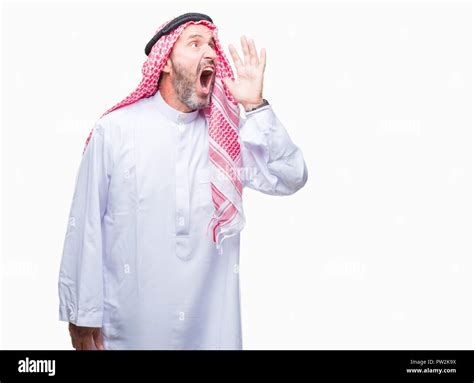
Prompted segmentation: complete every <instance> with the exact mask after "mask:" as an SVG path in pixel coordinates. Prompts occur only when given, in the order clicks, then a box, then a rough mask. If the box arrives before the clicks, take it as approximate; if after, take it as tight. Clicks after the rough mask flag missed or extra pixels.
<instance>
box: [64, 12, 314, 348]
mask: <svg viewBox="0 0 474 383" xmlns="http://www.w3.org/2000/svg"><path fill="white" fill-rule="evenodd" d="M241 44H242V49H243V55H244V58H243V60H242V59H241V58H240V57H239V54H238V53H237V51H236V49H235V48H234V47H233V46H232V45H230V46H229V50H230V54H231V56H232V58H233V61H234V64H235V68H236V70H237V75H238V78H237V79H235V81H234V76H233V73H232V69H231V67H230V64H229V62H228V61H227V58H226V57H225V54H224V52H223V50H222V48H221V46H220V43H219V40H218V36H217V28H216V26H215V25H214V24H213V22H212V20H211V19H210V17H209V16H206V15H203V14H199V13H188V14H184V15H181V16H179V17H177V18H175V19H173V20H171V21H170V22H167V23H164V24H163V25H162V26H160V28H158V31H157V34H156V35H155V36H154V38H153V39H152V40H151V41H150V42H149V43H148V45H147V47H146V50H145V52H146V54H147V55H148V59H147V61H146V62H145V63H144V65H143V68H142V73H143V79H142V82H141V83H140V85H139V86H138V88H137V89H136V90H135V91H133V92H132V94H130V95H129V96H128V97H127V98H126V99H125V100H123V101H122V102H120V103H119V104H117V105H116V106H115V107H113V108H111V109H109V110H108V111H107V112H106V113H105V114H104V115H103V116H102V117H101V118H100V119H99V120H98V121H97V123H96V125H95V127H94V129H93V131H92V132H91V134H90V135H89V138H88V139H87V141H86V147H85V148H84V153H83V158H82V161H81V165H80V168H79V172H78V175H77V179H76V186H75V193H74V198H73V202H72V207H71V211H70V217H69V226H68V230H67V233H66V239H65V244H64V251H63V256H62V261H61V268H60V275H59V297H60V307H59V313H60V320H63V321H67V322H69V330H70V334H71V339H72V344H73V347H74V348H75V349H76V350H89V349H99V350H102V349H242V336H241V316H240V287H239V274H238V265H239V245H240V231H241V230H242V228H243V226H244V224H245V218H244V214H243V208H242V190H243V188H244V187H245V186H246V187H249V188H251V189H254V190H258V191H261V192H263V193H266V194H271V195H289V194H292V193H294V192H296V191H297V190H298V189H300V188H301V187H302V186H303V185H304V184H305V183H306V180H307V169H306V164H305V162H304V159H303V155H302V153H301V151H300V150H299V148H298V147H297V146H295V144H293V142H292V141H291V139H290V137H289V136H288V134H287V132H286V130H285V128H284V127H283V125H282V124H281V123H280V121H279V120H278V118H277V117H276V116H275V114H274V112H273V110H272V108H271V106H270V105H269V103H268V102H267V101H266V100H264V99H263V97H262V94H263V73H264V70H265V64H266V52H265V50H264V49H262V51H261V53H260V55H258V54H257V51H256V48H255V44H254V42H253V41H252V40H250V41H248V40H247V39H246V38H245V37H242V38H241ZM239 104H240V105H242V107H243V108H244V110H245V114H246V118H241V117H240V109H239Z"/></svg>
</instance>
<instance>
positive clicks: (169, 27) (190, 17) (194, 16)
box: [145, 13, 212, 56]
mask: <svg viewBox="0 0 474 383" xmlns="http://www.w3.org/2000/svg"><path fill="white" fill-rule="evenodd" d="M199 20H207V21H209V22H211V23H212V19H211V18H210V17H209V16H207V15H204V14H202V13H185V14H184V15H181V16H178V17H176V18H174V19H173V20H171V21H170V22H169V23H168V24H166V25H165V26H164V27H163V28H162V29H160V30H159V31H158V32H157V34H156V35H155V36H153V38H152V39H151V40H150V41H149V42H148V44H147V45H146V47H145V54H146V55H147V56H148V55H149V54H150V52H151V48H153V45H155V43H156V42H157V41H158V40H159V39H160V37H162V36H164V35H167V34H168V33H170V32H172V31H174V30H175V29H176V28H178V27H179V26H180V25H181V24H185V23H187V22H188V21H199Z"/></svg>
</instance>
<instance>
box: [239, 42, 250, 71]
mask: <svg viewBox="0 0 474 383" xmlns="http://www.w3.org/2000/svg"><path fill="white" fill-rule="evenodd" d="M240 42H241V44H242V51H243V52H244V64H245V65H248V64H250V53H249V45H248V43H247V38H246V37H245V36H241V37H240Z"/></svg>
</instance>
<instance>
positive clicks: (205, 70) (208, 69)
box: [202, 67, 214, 73]
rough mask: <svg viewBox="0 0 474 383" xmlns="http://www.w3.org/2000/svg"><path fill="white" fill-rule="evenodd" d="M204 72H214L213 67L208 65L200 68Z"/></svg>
mask: <svg viewBox="0 0 474 383" xmlns="http://www.w3.org/2000/svg"><path fill="white" fill-rule="evenodd" d="M204 72H206V73H213V72H214V69H213V68H210V67H209V68H204V69H203V70H202V73H204Z"/></svg>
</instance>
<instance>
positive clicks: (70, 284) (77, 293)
mask: <svg viewBox="0 0 474 383" xmlns="http://www.w3.org/2000/svg"><path fill="white" fill-rule="evenodd" d="M109 153H110V151H109V150H108V149H107V146H106V142H105V139H104V129H103V123H102V122H101V121H100V120H99V121H97V122H96V124H95V126H94V131H93V134H92V136H91V138H90V141H89V143H88V144H87V147H86V150H85V152H84V154H83V156H82V159H81V163H80V166H79V171H78V173H77V176H76V183H75V190H74V196H73V200H72V206H71V209H70V213H69V223H68V227H67V231H66V238H65V241H64V248H63V254H62V259H61V265H60V271H59V283H58V287H59V320H61V321H67V322H71V323H74V324H76V325H78V326H85V327H102V314H103V269H102V267H103V255H102V218H103V216H104V213H105V209H106V205H107V194H108V185H109V181H110V163H111V157H110V155H109Z"/></svg>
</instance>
